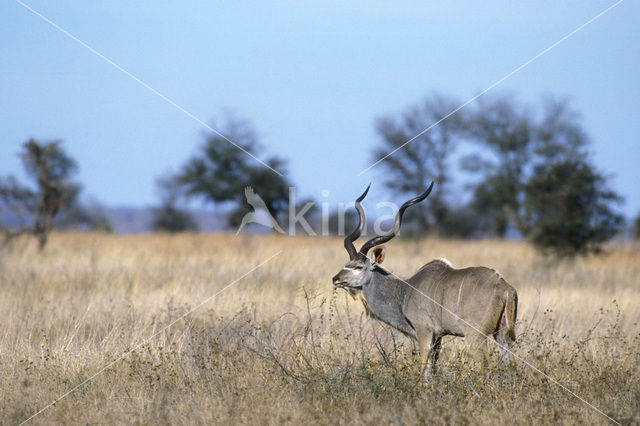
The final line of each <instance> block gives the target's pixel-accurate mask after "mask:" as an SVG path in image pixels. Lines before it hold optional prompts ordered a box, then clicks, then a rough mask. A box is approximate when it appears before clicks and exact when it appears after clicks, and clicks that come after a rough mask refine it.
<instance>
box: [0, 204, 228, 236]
mask: <svg viewBox="0 0 640 426" xmlns="http://www.w3.org/2000/svg"><path fill="white" fill-rule="evenodd" d="M99 212H100V214H102V215H104V216H106V218H107V219H108V220H109V223H110V224H111V227H112V228H113V232H116V233H118V234H139V233H143V232H151V223H152V221H153V208H151V207H105V206H100V207H99ZM189 214H191V216H192V217H193V219H194V220H195V221H196V223H197V224H198V229H199V231H200V232H216V231H222V230H224V229H225V227H226V224H227V216H226V214H221V213H214V212H210V211H205V210H189ZM0 223H2V224H4V225H6V226H9V227H18V226H19V225H20V223H19V221H18V220H17V218H16V216H15V215H14V214H12V212H11V211H10V210H9V209H6V208H5V209H0ZM23 223H25V224H28V223H29V218H28V217H25V218H24V220H23Z"/></svg>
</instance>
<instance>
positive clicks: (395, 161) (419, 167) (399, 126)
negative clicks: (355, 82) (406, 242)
mask: <svg viewBox="0 0 640 426" xmlns="http://www.w3.org/2000/svg"><path fill="white" fill-rule="evenodd" d="M455 107H456V102H455V101H454V100H452V99H449V98H446V97H444V96H441V95H432V96H430V97H428V98H426V99H425V100H424V101H423V102H421V103H420V104H418V105H416V106H413V107H411V108H409V109H408V110H407V111H405V112H404V113H403V114H401V115H400V116H399V117H391V116H387V117H382V118H380V119H378V120H377V123H376V130H377V132H378V134H379V135H380V136H381V138H382V143H381V145H380V146H379V147H378V148H376V149H375V151H374V157H375V159H376V160H379V159H381V158H384V161H383V162H382V163H380V165H381V166H383V167H384V168H386V170H387V171H388V173H387V174H385V176H386V177H387V178H386V180H385V184H386V186H387V187H388V188H389V189H390V190H391V191H392V193H393V194H394V195H399V194H405V195H406V194H414V193H417V192H419V191H420V190H421V188H422V185H424V182H426V181H428V180H434V181H435V182H436V183H437V184H438V187H439V188H441V189H442V190H441V191H438V193H437V194H434V196H433V197H432V199H431V203H430V205H429V206H428V209H427V210H426V211H425V210H421V209H416V210H415V211H414V212H412V213H413V214H412V215H411V214H410V215H408V217H407V219H408V221H409V222H410V221H412V219H413V221H415V222H416V225H417V228H418V229H417V231H418V232H425V231H426V230H427V229H429V228H430V227H431V225H434V226H435V227H436V229H438V228H439V225H441V224H442V223H443V222H444V221H445V219H446V216H447V214H448V213H449V208H448V205H447V202H446V200H445V199H444V197H443V195H444V194H445V193H446V188H447V186H448V184H449V181H450V174H449V165H448V161H449V158H450V156H451V155H452V153H453V152H454V150H455V147H456V141H457V139H458V132H459V131H460V129H461V124H462V122H463V118H462V113H457V114H454V115H452V116H450V117H449V118H447V119H446V120H444V121H442V122H440V123H439V124H437V125H436V126H435V127H433V128H431V129H430V130H429V131H428V132H423V131H424V130H425V128H427V127H429V126H430V125H432V124H434V123H437V122H438V121H439V120H441V119H442V118H443V117H445V116H446V115H447V114H448V113H450V112H451V111H452V110H454V109H455ZM417 135H420V136H417ZM416 136H417V137H416ZM414 138H415V139H414ZM412 139H413V140H412ZM410 140H411V142H410V143H407V142H408V141H410ZM405 144H406V145H405ZM403 145H404V146H403ZM400 147H402V148H401V149H399V150H397V151H395V152H394V153H393V155H389V156H387V154H389V153H390V152H391V151H393V150H395V149H397V148H400ZM412 216H413V217H412Z"/></svg>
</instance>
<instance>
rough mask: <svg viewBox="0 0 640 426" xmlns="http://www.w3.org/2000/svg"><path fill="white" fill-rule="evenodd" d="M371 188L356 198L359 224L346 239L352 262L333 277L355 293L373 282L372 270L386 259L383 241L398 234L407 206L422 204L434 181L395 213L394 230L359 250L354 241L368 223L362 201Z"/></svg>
mask: <svg viewBox="0 0 640 426" xmlns="http://www.w3.org/2000/svg"><path fill="white" fill-rule="evenodd" d="M370 187H371V184H369V186H367V189H366V190H365V191H364V193H363V194H362V195H361V196H359V197H358V198H357V199H356V202H355V207H356V210H357V211H358V226H357V227H356V229H355V230H354V231H353V232H352V233H351V234H349V235H347V236H346V237H345V239H344V248H345V249H347V253H349V261H348V262H347V264H346V265H345V266H344V268H342V269H341V270H340V272H338V273H337V274H336V276H335V277H333V285H334V286H336V287H339V288H344V289H345V290H347V291H349V293H351V294H352V295H353V294H354V293H355V292H356V290H361V289H362V288H364V287H365V286H366V285H367V284H368V283H369V282H370V281H371V277H372V276H373V273H374V271H376V269H378V270H380V268H379V266H378V265H379V264H380V263H382V261H383V260H384V250H385V249H384V246H382V244H384V243H386V242H387V241H389V240H390V239H392V238H393V237H395V236H396V234H397V233H398V231H399V230H400V226H401V225H402V215H403V214H404V211H405V210H406V209H407V208H408V207H410V206H412V205H414V204H416V203H419V202H420V201H422V200H424V199H425V198H427V196H428V195H429V193H430V192H431V190H432V189H433V182H431V185H429V188H427V190H426V191H425V192H423V193H422V194H420V195H418V196H417V197H415V198H412V199H411V200H409V201H407V202H406V203H404V204H403V205H402V207H400V210H398V213H397V214H396V218H395V221H394V224H393V229H392V230H391V232H389V233H388V234H385V235H380V236H377V237H374V238H372V239H370V240H369V241H367V242H366V243H364V245H363V246H362V248H361V249H360V251H357V250H356V247H355V246H354V244H353V242H354V241H355V240H357V239H358V237H359V236H360V234H361V233H362V230H363V229H364V227H365V226H366V217H365V213H364V209H363V208H362V205H361V204H360V202H361V201H362V200H363V199H364V197H366V196H367V193H368V192H369V188H370ZM372 248H373V252H372V256H371V258H369V257H367V253H368V252H369V250H371V249H372ZM382 271H383V270H382ZM383 272H384V271H383ZM385 273H386V272H385Z"/></svg>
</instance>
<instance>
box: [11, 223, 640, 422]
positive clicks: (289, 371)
mask: <svg viewBox="0 0 640 426" xmlns="http://www.w3.org/2000/svg"><path fill="white" fill-rule="evenodd" d="M608 250H609V254H607V255H605V256H601V257H596V258H588V259H578V260H577V261H575V262H573V263H569V262H566V263H563V262H560V263H558V262H552V261H549V260H545V259H542V258H539V257H538V256H537V255H536V254H535V252H534V251H533V250H532V249H531V248H530V246H528V245H527V244H525V243H520V242H505V241H479V242H462V241H442V240H426V241H423V242H406V241H401V240H396V241H393V242H392V243H390V244H389V245H388V252H387V260H386V264H387V267H388V268H390V269H391V270H393V271H394V272H395V273H397V274H398V275H400V276H403V275H404V276H407V275H409V274H411V273H412V272H413V271H415V270H417V269H418V268H419V267H420V266H422V265H423V264H424V263H426V262H427V261H428V260H430V259H433V258H436V257H446V258H448V259H449V260H450V261H451V262H452V263H453V264H454V266H459V267H462V266H470V265H485V266H491V267H493V268H495V269H497V270H499V271H500V272H501V273H502V275H503V276H504V277H505V278H506V279H507V281H509V282H510V283H511V284H512V285H513V286H514V287H515V288H516V289H517V290H518V294H519V308H518V325H517V332H518V335H519V336H518V342H517V344H516V346H515V347H514V348H513V351H514V353H515V354H516V355H517V356H518V357H521V358H522V359H524V360H526V361H527V362H529V363H531V364H533V365H535V366H536V367H537V368H539V369H540V370H541V371H542V372H544V373H545V374H546V375H548V377H546V376H545V375H543V374H540V373H538V372H536V371H534V370H533V369H532V368H530V367H528V366H527V365H525V364H524V363H522V362H521V363H519V364H518V366H517V368H516V369H515V370H510V369H506V368H504V367H503V366H500V365H498V364H497V363H496V365H494V364H490V365H489V366H488V367H487V368H484V369H480V368H477V366H475V365H473V364H470V363H469V362H468V361H467V357H466V356H465V352H464V348H465V343H464V340H463V339H457V338H448V339H446V341H445V342H444V348H443V353H442V357H441V365H440V369H439V371H438V373H437V374H435V375H434V376H433V377H431V379H430V380H429V381H428V382H427V381H424V380H421V379H420V373H421V371H420V365H419V363H418V362H417V359H416V356H415V355H416V354H415V349H416V348H415V346H414V345H413V343H412V342H411V341H410V340H409V339H407V338H406V337H404V336H402V335H400V334H399V333H397V332H395V331H393V330H391V329H389V328H388V327H387V326H385V325H383V324H381V323H379V322H377V321H375V320H372V319H368V318H367V317H366V316H365V315H364V312H363V309H362V307H361V306H360V304H359V303H360V302H356V301H353V300H351V298H350V297H349V296H347V295H346V293H345V292H343V291H341V290H340V291H334V290H333V288H332V285H331V277H332V276H333V275H334V274H335V273H336V272H337V271H338V270H339V269H340V268H341V267H342V266H343V264H344V263H345V261H346V259H347V255H346V252H345V251H344V250H343V248H342V240H340V239H331V238H315V239H314V238H286V237H259V236H246V237H235V236H231V235H217V236H206V235H188V234H187V235H177V236H165V235H140V236H117V235H100V234H54V235H53V236H52V238H51V240H50V244H49V245H48V246H47V248H46V249H45V250H44V252H42V253H39V252H38V250H37V248H36V245H35V242H33V241H31V240H17V241H14V242H13V243H12V245H11V246H8V247H4V248H3V249H1V251H0V318H1V320H2V326H0V423H2V424H16V423H20V422H21V421H23V420H26V419H28V418H29V417H30V416H32V415H33V414H34V413H36V412H38V411H39V410H40V409H42V408H43V407H46V406H47V405H48V404H50V403H51V402H53V401H55V400H56V399H57V398H58V397H60V396H61V395H64V394H65V393H66V392H68V391H70V390H72V389H74V387H76V386H77V385H78V384H80V383H82V382H83V381H85V380H86V379H87V378H90V377H91V376H93V375H94V374H95V373H97V372H99V371H101V370H102V369H103V368H104V367H105V366H108V365H110V363H112V362H113V364H112V365H110V366H109V367H108V368H106V369H104V371H102V372H101V373H100V374H98V375H97V376H95V377H94V378H93V379H92V380H90V381H88V382H87V383H86V384H83V385H82V386H80V387H78V388H77V389H75V390H74V391H73V392H72V393H70V394H68V395H67V396H65V397H64V398H62V399H61V400H59V401H58V402H57V403H56V404H55V405H53V406H51V407H50V408H48V409H46V410H45V411H43V412H42V413H40V414H38V415H37V416H36V417H34V418H33V419H31V423H36V424H40V423H42V424H49V423H65V424H68V423H83V424H89V423H108V424H113V423H116V424H120V423H127V424H128V423H139V424H156V423H161V424H163V423H172V424H192V423H201V424H209V423H225V424H226V423H251V424H269V423H295V424H299V423H303V422H304V423H309V422H314V423H320V424H335V423H339V424H348V423H366V424H378V423H384V424H390V423H392V424H417V423H426V422H435V423H455V424H467V423H473V424H494V423H503V424H531V423H545V424H547V423H560V424H580V423H586V424H595V423H607V422H609V420H608V419H607V418H606V417H605V416H604V415H602V414H600V413H598V412H597V411H596V410H595V409H594V408H592V407H590V406H589V405H588V404H587V403H585V402H583V401H581V400H580V399H578V398H577V397H576V396H574V395H572V394H571V393H570V392H568V391H567V390H565V389H563V388H561V387H560V386H558V385H557V384H556V383H554V380H557V381H558V382H560V383H561V384H562V385H564V386H566V388H567V389H569V390H570V391H571V392H573V393H574V394H575V395H577V396H579V397H580V398H583V399H584V401H586V402H588V403H589V404H592V405H593V407H596V408H597V409H599V410H601V411H602V412H603V413H604V414H605V415H606V416H609V417H611V418H612V419H614V420H616V421H618V422H621V423H638V422H639V421H640V413H639V410H640V371H639V370H640V367H639V366H640V346H639V343H640V342H639V339H640V334H639V332H640V325H639V324H638V322H639V321H640V294H639V291H640V284H639V283H638V280H639V278H640V248H639V247H638V246H637V245H631V244H628V245H615V246H611V247H609V248H608ZM272 255H275V257H273V259H271V260H270V261H268V262H267V263H265V264H264V265H262V266H260V267H258V268H256V269H255V270H254V271H253V272H251V273H249V274H248V275H246V276H245V277H244V278H242V279H241V280H239V281H237V282H235V283H234V284H232V285H231V286H229V287H228V288H226V289H224V288H225V286H227V285H229V284H230V283H233V282H234V281H235V280H237V279H238V278H239V277H241V276H243V274H245V273H247V272H248V271H250V270H251V269H252V268H254V267H255V266H257V265H259V264H260V263H261V262H263V261H264V260H266V259H267V258H269V257H270V256H272ZM223 289H224V290H223ZM220 290H223V291H222V292H221V293H219V294H217V295H216V296H215V297H211V296H213V295H215V294H216V293H217V292H219V291H220ZM196 307H197V309H195V310H194V311H193V312H191V313H189V312H190V311H191V310H193V309H194V308H196ZM185 314H186V315H185ZM167 326H168V327H167ZM165 327H166V329H165ZM151 336H155V337H153V338H150V337H151ZM495 360H497V356H496V357H495ZM114 361H116V362H114ZM549 377H550V378H551V379H550V378H549Z"/></svg>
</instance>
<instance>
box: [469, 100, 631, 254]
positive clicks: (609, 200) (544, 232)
mask: <svg viewBox="0 0 640 426" xmlns="http://www.w3.org/2000/svg"><path fill="white" fill-rule="evenodd" d="M472 116H473V119H472V120H470V122H469V130H468V132H467V135H468V136H470V138H471V140H473V141H474V142H476V143H477V144H478V145H479V146H481V147H482V148H483V150H482V151H481V153H480V154H475V155H474V156H472V157H471V158H469V157H468V158H467V159H466V164H467V166H468V165H469V164H472V165H473V164H474V165H476V166H477V167H476V168H475V171H479V172H481V173H482V174H483V177H482V179H481V180H480V182H479V184H478V185H477V186H476V187H475V189H474V198H473V201H472V207H473V209H474V210H475V211H476V212H477V214H478V216H479V217H481V218H482V221H483V222H484V223H485V225H487V224H488V226H487V227H486V228H485V229H489V230H490V231H491V233H492V234H494V235H497V236H504V235H505V233H506V231H507V230H508V229H509V228H514V229H517V230H518V231H520V233H521V234H522V235H523V236H525V237H527V238H529V239H530V240H531V241H532V242H533V243H534V244H535V245H536V246H537V247H539V248H541V249H542V250H543V251H545V252H553V253H555V254H558V255H561V256H572V255H578V254H587V253H594V252H598V251H599V250H600V244H601V243H602V242H604V241H607V240H608V239H610V238H611V237H612V236H613V235H614V234H615V233H617V232H618V231H619V229H620V226H621V223H622V222H621V221H622V218H621V216H620V215H619V214H618V213H617V212H615V208H614V204H616V203H617V202H619V201H620V197H619V196H618V195H617V194H615V192H613V191H612V190H610V189H609V188H608V187H607V179H606V178H605V177H604V176H602V175H601V174H599V173H598V172H597V171H596V170H595V168H594V167H593V165H592V164H591V163H590V161H589V156H588V154H587V151H586V147H587V146H588V137H587V135H586V133H585V132H584V130H583V129H582V126H581V125H580V124H579V120H578V115H577V113H576V112H575V111H574V110H572V109H571V108H570V107H569V106H568V103H567V102H565V101H556V100H553V99H547V100H545V102H544V103H543V112H542V115H541V117H540V118H539V119H536V118H535V117H534V116H533V115H532V114H530V113H528V112H527V111H526V109H524V108H522V107H520V106H518V105H517V104H516V103H515V102H513V101H508V100H505V99H504V98H496V99H490V100H489V101H485V102H484V103H483V104H481V105H480V106H479V107H478V108H477V109H476V110H475V112H474V114H473V115H472ZM470 159H471V160H472V161H470ZM468 169H471V170H474V169H473V168H472V167H471V168H470V167H468Z"/></svg>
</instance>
